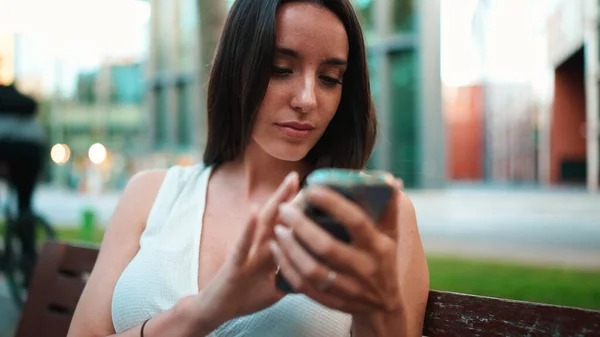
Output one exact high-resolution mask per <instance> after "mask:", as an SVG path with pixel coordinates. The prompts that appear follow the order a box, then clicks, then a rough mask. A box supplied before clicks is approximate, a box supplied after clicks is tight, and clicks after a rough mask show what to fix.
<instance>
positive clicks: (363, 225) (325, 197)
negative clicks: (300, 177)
mask: <svg viewBox="0 0 600 337" xmlns="http://www.w3.org/2000/svg"><path fill="white" fill-rule="evenodd" d="M305 193H306V196H305V197H306V201H307V202H308V203H310V204H311V205H313V206H314V207H317V208H320V209H321V210H323V211H324V212H325V213H327V214H329V215H330V216H332V217H333V218H334V219H336V220H337V221H338V222H339V223H341V224H342V225H344V227H346V229H347V230H348V231H349V232H350V235H351V237H352V240H353V242H354V243H355V244H356V245H357V246H359V247H366V248H373V247H376V246H377V242H376V241H377V240H376V235H377V234H378V233H377V230H376V229H375V224H374V223H373V221H372V219H371V218H370V217H369V215H367V214H366V213H365V212H364V211H363V210H362V209H361V208H360V206H358V205H357V204H356V203H354V202H353V201H351V200H349V199H347V198H346V197H344V196H343V195H341V194H340V193H338V192H336V191H334V190H332V189H330V188H327V187H324V186H311V187H310V188H308V189H307V190H306V192H305Z"/></svg>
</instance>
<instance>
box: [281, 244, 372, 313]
mask: <svg viewBox="0 0 600 337" xmlns="http://www.w3.org/2000/svg"><path fill="white" fill-rule="evenodd" d="M270 247H271V251H272V252H273V257H274V258H275V260H276V262H277V264H278V265H279V266H280V270H279V272H280V273H282V274H283V276H284V277H285V278H286V280H287V281H288V282H289V283H290V285H291V286H292V288H293V289H294V291H296V292H297V293H302V294H305V295H306V296H308V297H310V298H312V299H314V300H315V301H317V302H319V303H321V304H323V305H325V306H327V307H329V308H332V309H335V310H340V311H344V312H350V313H353V312H372V311H373V310H379V309H380V307H378V306H373V305H369V304H364V303H361V302H358V301H348V300H345V299H342V298H341V297H339V296H334V295H332V294H329V293H326V292H323V291H319V290H317V289H316V288H315V287H314V286H313V285H312V284H311V283H310V282H308V281H307V280H306V279H304V278H303V277H302V274H301V273H300V272H299V271H298V270H297V269H296V268H295V267H294V265H293V264H292V262H291V261H290V260H289V258H288V257H287V256H286V254H285V253H284V252H283V250H282V248H281V246H279V245H278V244H277V243H276V242H275V241H270ZM325 280H326V278H325ZM335 282H337V278H336V280H335Z"/></svg>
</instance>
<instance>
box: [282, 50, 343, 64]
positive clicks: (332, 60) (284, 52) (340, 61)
mask: <svg viewBox="0 0 600 337" xmlns="http://www.w3.org/2000/svg"><path fill="white" fill-rule="evenodd" d="M275 53H276V54H282V55H286V56H290V57H292V58H294V59H300V53H298V52H297V51H295V50H293V49H290V48H285V47H276V48H275ZM323 64H327V65H333V66H346V65H348V61H346V60H344V59H341V58H337V57H331V58H328V59H326V60H325V61H324V62H323Z"/></svg>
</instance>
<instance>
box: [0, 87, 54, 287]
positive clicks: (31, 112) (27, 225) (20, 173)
mask: <svg viewBox="0 0 600 337" xmlns="http://www.w3.org/2000/svg"><path fill="white" fill-rule="evenodd" d="M36 114H37V103H36V101H35V100H34V99H33V98H31V97H29V96H26V95H24V94H22V93H21V92H19V91H18V90H17V88H16V87H15V85H14V83H13V84H11V85H0V169H1V170H2V171H3V174H0V176H3V177H4V178H5V179H6V180H7V183H8V184H9V185H10V186H11V187H12V188H14V190H15V191H16V194H17V205H18V214H17V219H16V221H17V226H16V227H15V228H17V230H18V233H17V234H18V235H19V237H20V238H21V240H22V244H23V246H22V249H23V257H24V259H25V261H26V262H25V264H26V275H25V278H26V282H28V281H29V276H30V275H31V272H32V270H33V266H34V264H35V260H36V252H35V217H34V215H33V210H32V199H33V193H34V190H35V186H36V184H37V182H38V178H39V176H40V174H41V172H42V170H43V168H44V161H45V157H46V153H47V145H46V137H45V133H44V130H43V128H42V126H41V125H40V124H39V123H38V122H37V121H36V120H35V117H36Z"/></svg>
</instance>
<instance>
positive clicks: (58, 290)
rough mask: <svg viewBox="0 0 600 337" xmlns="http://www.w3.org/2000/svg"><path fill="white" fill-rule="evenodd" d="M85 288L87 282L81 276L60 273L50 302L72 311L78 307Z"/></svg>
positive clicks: (52, 304) (54, 305) (51, 304)
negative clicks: (68, 275)
mask: <svg viewBox="0 0 600 337" xmlns="http://www.w3.org/2000/svg"><path fill="white" fill-rule="evenodd" d="M83 288H85V282H84V280H82V279H81V277H66V276H63V275H58V276H57V278H56V283H55V284H54V287H53V291H52V293H51V294H50V298H49V300H48V304H49V305H50V306H53V307H58V308H59V309H64V310H66V311H67V312H71V313H72V312H74V311H75V307H77V303H78V302H79V297H81V293H82V292H83Z"/></svg>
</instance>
